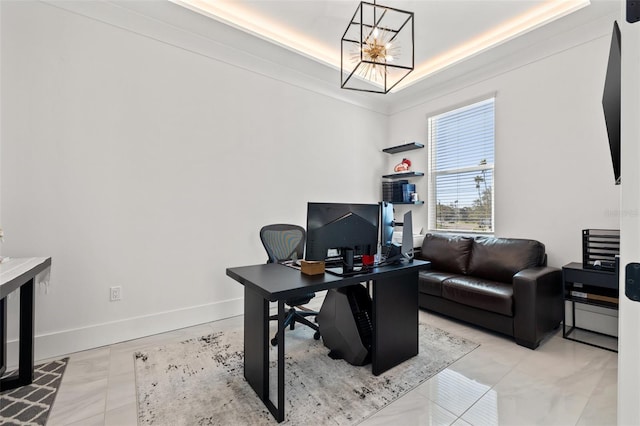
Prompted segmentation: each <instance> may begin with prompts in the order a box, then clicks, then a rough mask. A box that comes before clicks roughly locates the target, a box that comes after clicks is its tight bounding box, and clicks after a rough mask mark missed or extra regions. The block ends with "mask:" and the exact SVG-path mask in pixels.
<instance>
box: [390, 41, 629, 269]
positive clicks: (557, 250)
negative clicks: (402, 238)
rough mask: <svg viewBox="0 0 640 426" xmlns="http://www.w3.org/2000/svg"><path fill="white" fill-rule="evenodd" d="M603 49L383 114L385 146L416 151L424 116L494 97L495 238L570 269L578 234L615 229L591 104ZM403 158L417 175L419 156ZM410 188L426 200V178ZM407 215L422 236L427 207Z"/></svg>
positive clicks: (601, 139) (596, 101)
mask: <svg viewBox="0 0 640 426" xmlns="http://www.w3.org/2000/svg"><path fill="white" fill-rule="evenodd" d="M608 49H609V37H608V36H606V37H599V38H597V39H595V40H593V41H590V42H587V43H585V44H582V45H578V46H576V47H574V48H571V49H569V50H566V51H564V52H561V53H558V54H555V55H552V56H549V57H546V58H544V59H541V60H538V61H535V62H532V63H530V64H528V65H526V66H522V67H519V68H516V69H513V70H509V71H507V72H504V73H502V74H499V75H497V76H494V77H492V78H489V79H486V80H484V81H482V82H478V83H475V84H472V85H469V86H466V87H464V88H462V89H459V90H455V91H449V92H447V93H443V94H439V95H438V96H437V97H434V98H425V100H424V102H423V103H421V104H420V105H418V106H415V107H412V108H409V109H407V110H404V111H401V112H398V113H395V114H393V115H392V116H391V118H390V135H391V139H392V140H394V141H401V140H403V139H407V140H416V141H419V142H423V143H424V144H425V145H426V144H427V117H428V116H429V115H430V114H432V113H434V112H438V111H442V110H446V109H448V108H451V107H456V106H460V105H464V104H465V103H467V102H469V101H473V100H476V99H478V98H480V97H483V96H486V95H490V94H492V93H495V94H496V115H495V120H496V145H495V156H496V169H495V181H496V182H495V203H496V205H495V221H496V223H495V235H496V236H504V237H518V238H533V239H537V240H540V241H542V242H543V243H544V244H545V245H546V248H547V253H548V255H549V264H550V265H553V266H562V265H563V264H565V263H568V262H570V261H580V260H581V256H582V255H581V253H582V246H581V238H582V237H581V230H582V229H585V228H615V229H617V228H618V227H619V212H618V210H619V200H620V193H619V187H616V186H615V185H614V184H613V182H614V178H613V171H612V166H611V157H610V155H609V147H608V142H607V134H606V128H605V125H604V118H603V114H602V106H601V98H602V88H603V83H604V75H605V70H606V61H607V57H608ZM406 155H407V156H408V157H409V158H410V159H411V160H412V161H413V163H414V164H415V166H414V168H415V169H416V170H421V171H425V172H426V168H427V149H426V148H425V149H422V150H419V151H411V152H409V153H406ZM396 159H397V158H394V160H396ZM389 167H390V165H389ZM415 182H416V184H417V187H418V191H419V192H420V197H421V198H422V199H423V200H426V199H427V178H426V176H425V177H424V178H419V179H418V180H416V181H415ZM413 209H414V219H413V220H414V223H417V224H418V225H419V226H424V227H425V228H426V226H427V206H426V205H425V206H423V207H413ZM418 209H419V210H418ZM416 212H418V214H416Z"/></svg>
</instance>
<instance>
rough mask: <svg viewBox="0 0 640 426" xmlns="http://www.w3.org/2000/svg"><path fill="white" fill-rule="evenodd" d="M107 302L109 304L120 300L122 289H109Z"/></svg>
mask: <svg viewBox="0 0 640 426" xmlns="http://www.w3.org/2000/svg"><path fill="white" fill-rule="evenodd" d="M109 300H110V301H111V302H115V301H117V300H122V287H121V286H116V287H111V288H110V289H109Z"/></svg>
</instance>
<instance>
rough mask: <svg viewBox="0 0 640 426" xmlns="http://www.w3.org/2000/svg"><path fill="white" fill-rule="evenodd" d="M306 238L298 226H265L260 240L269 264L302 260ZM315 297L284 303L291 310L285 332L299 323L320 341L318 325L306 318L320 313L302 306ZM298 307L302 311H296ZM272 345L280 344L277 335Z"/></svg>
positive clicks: (284, 325)
mask: <svg viewBox="0 0 640 426" xmlns="http://www.w3.org/2000/svg"><path fill="white" fill-rule="evenodd" d="M305 237H306V232H305V230H304V228H303V227H301V226H298V225H286V224H276V225H266V226H263V227H262V229H261V230H260V240H261V241H262V245H264V248H265V250H266V251H267V255H268V256H269V259H268V260H267V263H277V262H284V261H287V260H298V259H302V256H303V254H304V241H305ZM315 296H316V295H315V293H308V294H305V295H303V296H299V297H296V298H293V299H287V300H285V302H284V303H285V304H286V305H287V306H289V307H290V308H291V309H289V311H288V312H287V313H286V316H285V320H284V324H283V330H284V329H286V328H287V327H289V328H290V329H291V330H293V329H294V328H295V324H296V322H298V323H301V324H304V325H306V326H307V327H310V328H312V329H314V330H315V331H316V332H315V333H314V335H313V338H314V339H316V340H318V339H320V330H319V328H318V325H317V324H314V323H312V322H311V321H309V320H308V319H307V318H306V317H310V316H316V315H318V313H317V312H315V311H312V310H310V309H307V308H305V307H303V306H302V305H305V304H307V303H309V301H311V299H313V298H314V297H315ZM296 307H297V308H298V309H300V310H296ZM269 319H270V320H277V319H278V316H277V315H272V316H270V317H269ZM278 331H280V330H278ZM271 344H272V345H273V346H276V345H277V344H278V335H277V334H276V336H275V337H274V338H273V339H271Z"/></svg>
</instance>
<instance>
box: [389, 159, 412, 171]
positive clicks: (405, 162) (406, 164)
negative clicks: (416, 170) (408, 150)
mask: <svg viewBox="0 0 640 426" xmlns="http://www.w3.org/2000/svg"><path fill="white" fill-rule="evenodd" d="M410 168H411V160H409V159H408V158H403V159H402V162H401V163H399V164H396V166H395V167H394V168H393V171H394V172H407V171H409V169H410Z"/></svg>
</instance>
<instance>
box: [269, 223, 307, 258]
mask: <svg viewBox="0 0 640 426" xmlns="http://www.w3.org/2000/svg"><path fill="white" fill-rule="evenodd" d="M305 237H306V232H305V230H304V228H303V227H301V226H298V225H288V224H276V225H267V226H264V227H262V229H261V230H260V240H261V241H262V245H264V248H265V250H266V251H267V255H268V256H269V259H268V260H267V262H268V263H276V262H282V261H284V260H297V259H302V256H303V255H304V242H305Z"/></svg>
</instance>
